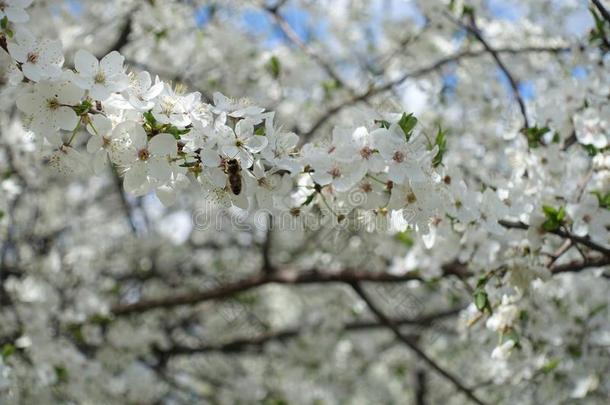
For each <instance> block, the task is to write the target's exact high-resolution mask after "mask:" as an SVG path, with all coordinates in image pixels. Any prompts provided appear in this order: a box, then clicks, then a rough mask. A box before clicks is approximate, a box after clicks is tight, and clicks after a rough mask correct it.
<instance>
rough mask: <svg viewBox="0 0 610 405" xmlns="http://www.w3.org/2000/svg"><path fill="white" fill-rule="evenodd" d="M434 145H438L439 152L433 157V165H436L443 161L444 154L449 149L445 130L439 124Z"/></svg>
mask: <svg viewBox="0 0 610 405" xmlns="http://www.w3.org/2000/svg"><path fill="white" fill-rule="evenodd" d="M434 146H438V152H436V155H435V156H434V158H433V159H432V166H434V167H436V166H438V165H440V164H441V163H443V156H444V155H445V152H446V151H447V138H446V134H445V131H443V130H442V128H441V127H440V126H439V127H438V131H437V133H436V138H435V139H434Z"/></svg>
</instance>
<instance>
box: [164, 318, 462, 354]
mask: <svg viewBox="0 0 610 405" xmlns="http://www.w3.org/2000/svg"><path fill="white" fill-rule="evenodd" d="M463 309H464V308H463V307H457V308H452V309H449V310H444V311H439V312H436V313H432V314H429V315H423V316H420V317H417V318H397V319H393V320H392V321H393V322H394V323H395V324H396V325H399V326H404V325H417V326H430V325H432V324H433V323H434V321H437V320H439V319H443V318H447V317H450V316H454V315H456V314H458V313H459V312H460V311H462V310H463ZM381 327H385V325H383V324H381V323H379V321H355V322H350V323H348V324H346V325H345V326H344V327H343V330H344V331H346V332H361V331H367V330H371V329H378V328H381ZM302 334H303V329H302V328H289V329H284V330H280V331H276V332H269V333H265V334H261V335H259V336H254V337H247V338H240V339H235V340H232V341H230V342H226V343H221V344H206V345H202V346H195V347H189V346H179V345H174V346H171V347H170V348H168V349H157V350H156V351H157V353H158V354H159V355H160V356H161V357H162V358H167V357H172V356H181V355H190V354H196V353H208V352H222V353H242V352H245V351H248V350H249V349H256V350H258V349H261V348H262V346H264V345H265V344H267V343H270V342H278V341H279V342H282V341H285V340H287V339H292V338H295V337H298V336H300V335H302Z"/></svg>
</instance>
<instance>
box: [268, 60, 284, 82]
mask: <svg viewBox="0 0 610 405" xmlns="http://www.w3.org/2000/svg"><path fill="white" fill-rule="evenodd" d="M281 70H282V67H281V65H280V60H279V58H278V57H277V56H275V55H273V56H272V57H271V58H269V62H267V71H268V72H269V74H271V76H273V78H274V79H277V78H278V77H279V76H280V73H281Z"/></svg>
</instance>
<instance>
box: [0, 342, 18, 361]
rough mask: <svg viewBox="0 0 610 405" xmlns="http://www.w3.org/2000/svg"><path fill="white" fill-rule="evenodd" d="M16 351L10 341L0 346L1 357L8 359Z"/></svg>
mask: <svg viewBox="0 0 610 405" xmlns="http://www.w3.org/2000/svg"><path fill="white" fill-rule="evenodd" d="M16 351H17V349H16V348H15V346H13V345H12V344H11V343H7V344H5V345H4V346H2V350H1V351H0V356H2V358H3V359H8V358H9V357H11V356H12V355H13V354H14V353H15V352H16Z"/></svg>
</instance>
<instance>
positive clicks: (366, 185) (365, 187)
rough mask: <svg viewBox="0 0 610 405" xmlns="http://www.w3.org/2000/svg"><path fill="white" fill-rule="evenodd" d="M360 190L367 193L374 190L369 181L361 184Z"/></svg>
mask: <svg viewBox="0 0 610 405" xmlns="http://www.w3.org/2000/svg"><path fill="white" fill-rule="evenodd" d="M360 190H362V191H364V192H365V193H370V192H371V191H373V186H372V185H371V183H369V182H366V183H362V184H361V185H360Z"/></svg>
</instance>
